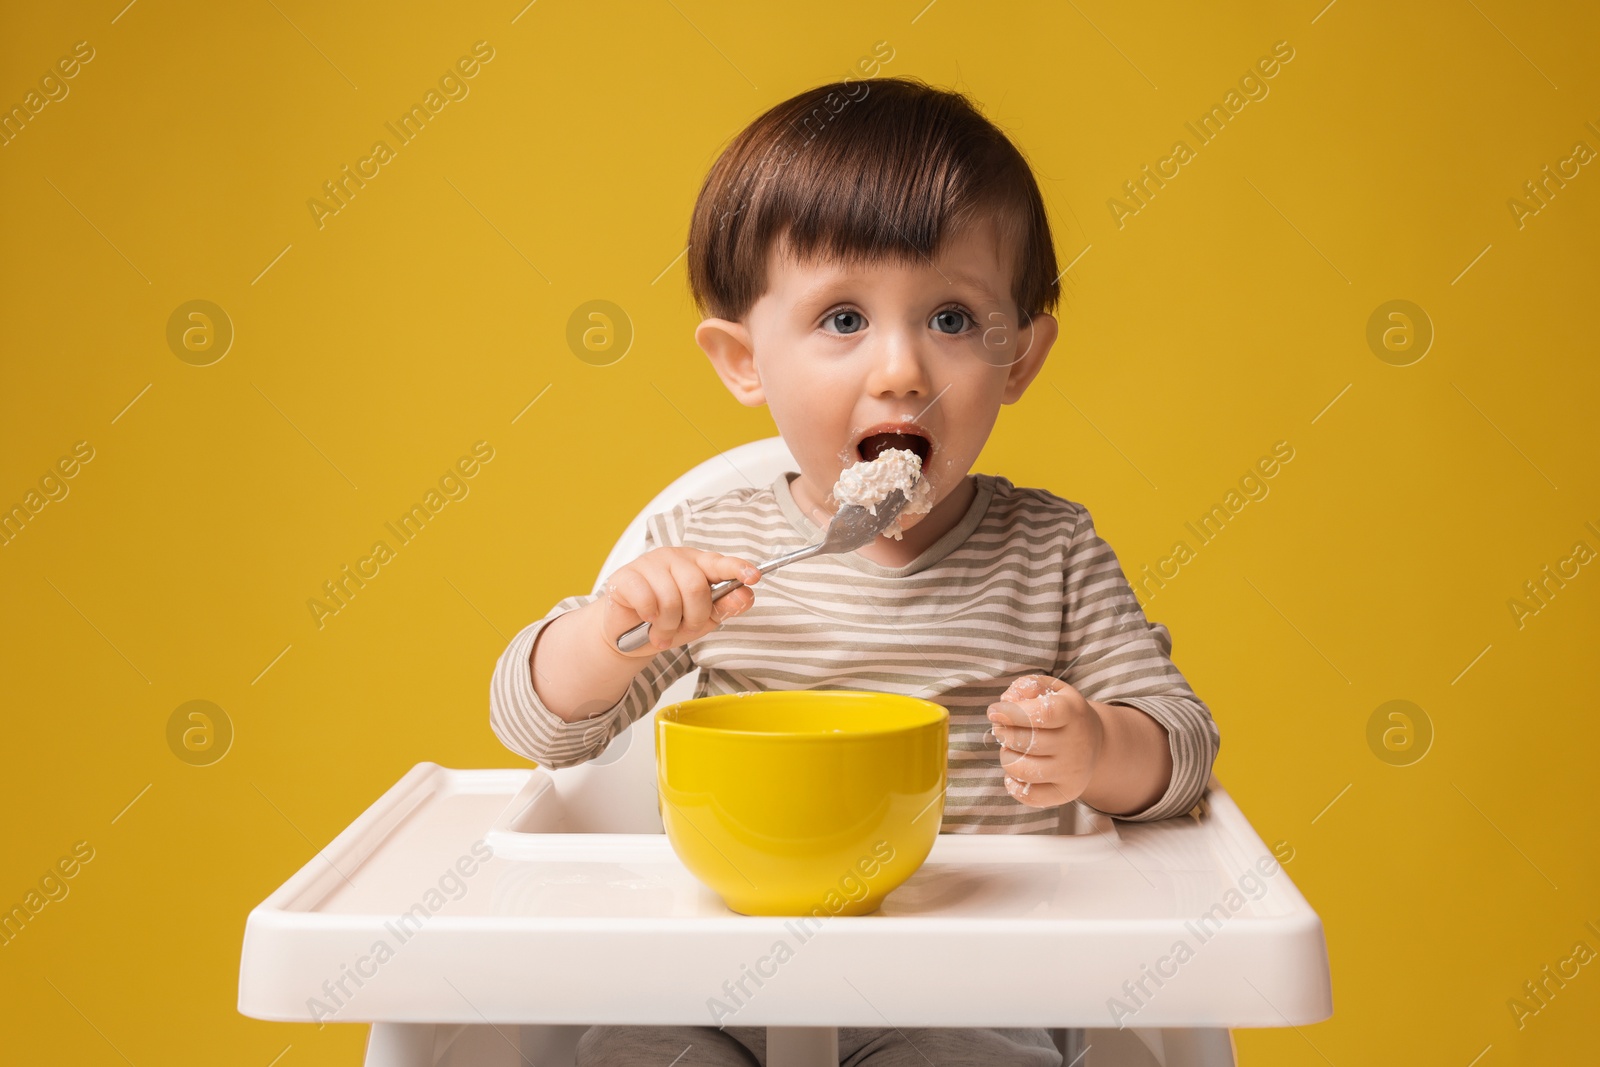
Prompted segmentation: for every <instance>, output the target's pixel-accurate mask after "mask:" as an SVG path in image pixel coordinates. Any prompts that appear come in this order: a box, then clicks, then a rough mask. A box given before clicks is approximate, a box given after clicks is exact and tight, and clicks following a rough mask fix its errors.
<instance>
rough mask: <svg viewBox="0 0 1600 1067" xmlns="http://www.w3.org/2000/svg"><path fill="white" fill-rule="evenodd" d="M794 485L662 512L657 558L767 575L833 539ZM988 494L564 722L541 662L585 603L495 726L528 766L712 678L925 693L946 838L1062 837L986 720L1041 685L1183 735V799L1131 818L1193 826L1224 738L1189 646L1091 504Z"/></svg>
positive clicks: (667, 653) (504, 699) (565, 603)
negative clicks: (783, 560) (1143, 600)
mask: <svg viewBox="0 0 1600 1067" xmlns="http://www.w3.org/2000/svg"><path fill="white" fill-rule="evenodd" d="M794 476H795V475H794V473H793V472H788V473H785V474H782V475H780V476H779V477H778V478H777V480H776V481H775V482H774V483H773V484H772V485H771V486H769V487H766V488H759V489H754V488H742V489H735V490H732V491H730V492H728V493H724V494H722V495H720V496H716V497H702V498H699V499H691V500H686V501H683V502H682V503H680V504H678V505H677V506H676V507H673V508H671V509H668V510H666V511H663V512H659V513H657V514H655V515H652V516H650V518H649V520H648V521H647V534H646V542H647V546H648V547H647V550H648V549H654V548H656V547H658V546H662V545H689V546H692V547H695V548H702V549H708V550H710V551H714V552H720V553H725V554H727V555H732V556H739V557H742V558H744V559H747V560H750V561H751V562H754V563H759V562H761V561H763V560H767V559H771V558H772V557H774V556H777V555H779V554H781V553H784V552H789V551H792V550H794V549H797V548H801V547H803V546H805V545H808V544H811V543H812V542H814V541H816V540H817V539H818V538H819V537H820V536H821V534H822V531H821V529H820V528H819V527H818V526H817V525H816V524H815V523H814V522H812V521H811V519H810V518H809V517H808V516H806V515H805V514H804V513H803V512H802V511H801V509H800V507H799V506H798V505H797V504H796V503H795V500H794V497H793V496H792V495H791V493H790V487H789V480H790V478H792V477H794ZM972 477H973V478H974V481H975V484H976V486H977V495H976V496H975V497H974V499H973V501H972V505H971V507H970V508H968V510H967V512H966V514H965V515H964V516H963V517H962V519H961V521H960V522H958V523H957V524H956V525H955V526H954V527H953V528H951V529H950V530H949V531H948V532H946V533H945V535H944V536H943V537H941V538H939V540H938V541H936V542H935V543H934V544H932V545H930V546H929V547H928V548H927V550H926V551H924V552H923V553H922V554H921V555H920V556H918V557H917V558H916V559H915V560H913V561H912V562H910V563H908V564H906V565H904V566H901V567H886V566H883V565H881V564H878V563H875V562H873V561H871V560H868V559H865V558H863V557H862V556H860V555H858V554H856V553H853V552H852V553H842V554H836V555H822V556H813V557H811V558H809V559H804V560H801V561H799V562H796V563H791V564H789V565H788V566H785V567H782V568H780V569H778V570H776V571H773V572H771V573H769V574H766V575H763V576H762V579H761V582H760V583H759V584H758V585H757V586H756V587H755V603H754V606H753V607H751V608H750V609H749V610H748V611H746V612H744V613H743V614H741V615H737V616H734V617H733V618H731V619H729V620H728V621H726V622H724V623H723V624H722V625H721V627H719V628H718V629H716V630H714V631H712V632H711V633H709V634H707V635H705V636H704V637H702V638H700V639H699V640H696V641H692V642H690V643H688V644H687V645H684V646H681V647H678V648H671V649H666V650H664V651H662V652H661V653H659V654H658V655H656V656H655V657H653V658H652V659H650V660H648V661H646V664H645V666H644V668H643V669H642V670H641V671H640V672H639V673H638V675H636V676H635V677H634V679H633V681H632V683H631V684H630V685H629V687H628V690H627V692H626V693H624V694H623V696H622V698H621V699H620V700H618V701H617V703H616V704H615V705H614V706H612V707H610V708H608V709H605V710H603V711H601V712H599V713H598V714H596V715H594V716H591V717H590V718H587V719H580V720H578V721H577V722H571V723H568V722H565V721H563V720H562V719H561V718H560V717H559V716H557V715H556V714H554V713H553V712H552V711H550V709H549V708H547V707H546V706H545V705H544V704H543V702H542V701H540V699H539V696H538V694H537V692H535V690H534V688H533V683H532V680H531V677H530V670H529V662H528V660H529V653H530V651H531V650H532V648H533V643H534V641H535V639H537V638H538V636H539V632H540V631H541V630H542V629H543V628H544V627H545V626H546V625H547V624H548V623H549V622H550V621H551V620H552V619H554V618H555V617H556V616H558V615H560V614H562V613H563V612H566V611H570V610H572V609H573V608H578V607H582V606H583V605H585V604H587V603H589V602H590V601H592V600H595V599H597V598H598V597H600V596H602V595H604V594H603V591H602V590H603V585H599V586H597V587H596V589H595V591H593V592H590V593H587V594H583V595H580V596H571V597H567V598H566V599H564V600H562V601H561V602H560V603H558V604H556V605H555V607H553V608H552V609H551V610H550V612H549V614H548V615H546V616H545V617H544V618H543V619H540V620H538V621H537V622H534V623H532V624H530V625H529V626H527V627H526V628H525V629H523V630H522V631H521V632H519V633H518V634H517V635H516V636H515V637H514V638H513V639H512V640H511V644H510V647H508V648H507V649H506V650H505V652H504V653H503V654H502V655H501V657H500V660H499V662H498V663H497V664H496V666H495V670H494V675H493V678H492V679H491V682H490V694H489V707H490V725H491V728H492V729H493V730H494V732H495V735H496V736H497V737H499V738H500V740H501V741H502V742H503V743H504V744H505V745H506V747H508V748H510V749H511V750H512V751H514V752H517V753H519V754H520V755H523V756H525V757H527V758H528V759H531V760H535V761H537V762H539V763H542V764H544V765H546V766H549V767H567V766H571V765H573V764H577V763H582V762H585V761H587V760H589V759H592V758H594V757H595V756H597V755H599V754H600V753H601V752H602V751H604V749H605V747H606V745H607V744H608V743H609V742H610V740H611V739H612V738H613V737H615V736H616V735H617V734H618V733H619V732H620V731H622V730H623V729H625V728H627V727H628V726H629V725H630V724H631V723H633V722H635V721H636V720H637V719H639V718H640V717H642V716H644V715H646V714H648V713H649V712H650V711H651V709H652V708H654V707H655V705H656V703H657V701H658V699H659V698H660V696H661V694H662V692H663V691H664V690H665V689H666V688H667V686H669V685H671V684H672V683H673V682H674V681H676V680H677V679H679V678H681V677H683V675H684V674H686V673H687V672H689V671H691V670H695V669H696V668H698V669H699V676H698V681H697V683H696V688H695V695H696V696H697V697H698V696H712V695H717V694H723V693H735V692H742V691H759V690H768V689H827V688H836V689H867V690H874V691H877V692H886V693H902V694H906V695H909V696H916V697H922V698H924V699H927V700H931V701H933V702H935V703H937V704H940V705H942V706H944V707H945V708H947V709H948V710H949V712H950V763H949V776H948V789H947V792H946V795H945V810H944V821H943V823H942V824H941V827H940V830H941V832H943V833H1041V834H1050V833H1055V832H1057V828H1058V823H1059V817H1060V809H1059V807H1045V808H1036V807H1031V806H1028V805H1025V804H1022V803H1020V802H1019V801H1017V800H1014V799H1013V798H1012V797H1011V795H1010V794H1009V793H1008V792H1007V791H1006V787H1005V781H1004V770H1003V769H1002V767H1001V764H1000V759H999V749H998V748H997V747H996V745H995V743H994V742H993V740H992V739H990V740H988V741H987V742H986V741H985V733H986V732H987V730H988V728H989V725H990V724H989V720H988V717H987V711H988V706H989V705H990V704H991V703H993V702H994V701H996V700H998V699H1000V697H1001V695H1002V694H1003V693H1004V692H1005V690H1006V688H1007V687H1008V686H1009V685H1010V684H1011V683H1012V682H1013V681H1014V680H1015V679H1016V678H1018V677H1020V676H1022V675H1025V674H1049V675H1052V676H1054V677H1057V678H1060V679H1061V680H1062V681H1064V682H1067V683H1068V684H1070V685H1072V686H1074V687H1075V688H1076V689H1077V690H1078V691H1079V692H1081V693H1082V694H1083V695H1084V696H1085V697H1086V698H1088V699H1090V700H1095V701H1100V702H1102V703H1109V704H1125V705H1129V706H1132V707H1135V708H1139V709H1140V710H1142V711H1144V712H1146V713H1148V714H1149V715H1151V716H1152V717H1153V718H1155V720H1156V721H1157V722H1159V723H1161V725H1162V726H1164V727H1166V730H1167V736H1168V742H1169V744H1170V746H1171V751H1172V779H1171V783H1170V785H1169V786H1168V788H1167V791H1166V793H1165V794H1164V795H1163V796H1162V797H1161V798H1160V799H1159V800H1158V801H1156V802H1155V803H1154V804H1153V805H1151V806H1150V807H1149V808H1147V809H1145V810H1144V811H1141V812H1136V813H1134V814H1130V815H1121V816H1118V817H1119V818H1123V819H1137V820H1149V819H1161V818H1166V817H1169V816H1173V815H1182V814H1184V813H1186V812H1188V811H1189V810H1190V809H1191V808H1192V807H1193V806H1194V805H1195V804H1196V803H1197V802H1198V800H1199V799H1200V796H1201V794H1202V793H1203V791H1204V790H1205V787H1206V783H1207V781H1208V779H1209V777H1210V773H1211V766H1212V763H1213V761H1214V760H1215V759H1216V755H1217V749H1218V745H1219V743H1220V738H1219V735H1218V731H1217V726H1216V723H1215V722H1214V721H1213V720H1212V718H1211V713H1210V711H1209V709H1207V707H1206V705H1205V704H1204V703H1202V702H1201V701H1200V699H1199V698H1198V697H1196V696H1195V694H1194V692H1193V691H1192V690H1191V689H1190V687H1189V685H1188V683H1187V682H1186V681H1185V680H1184V677H1183V675H1182V674H1180V673H1179V671H1178V669H1177V667H1175V666H1174V665H1173V663H1172V660H1171V658H1170V656H1171V652H1172V638H1171V636H1170V635H1169V634H1168V632H1167V628H1166V627H1165V626H1163V625H1161V624H1160V623H1153V622H1149V621H1148V620H1147V619H1146V618H1145V616H1144V612H1143V610H1142V609H1141V608H1140V606H1139V603H1138V601H1137V599H1136V598H1135V597H1134V595H1133V590H1132V589H1131V588H1130V587H1129V585H1128V581H1127V578H1126V577H1125V576H1124V575H1123V572H1122V568H1121V567H1120V565H1119V564H1118V562H1117V557H1116V555H1115V553H1114V552H1113V551H1112V550H1111V546H1110V545H1108V544H1106V542H1105V541H1103V540H1101V538H1100V537H1099V535H1098V534H1096V532H1095V528H1094V522H1093V520H1092V519H1091V518H1090V516H1089V512H1088V509H1087V508H1085V507H1084V506H1083V505H1081V504H1078V503H1075V502H1073V501H1070V500H1065V499H1062V498H1061V497H1058V496H1056V495H1054V494H1052V493H1050V492H1047V491H1045V490H1043V489H1019V488H1017V487H1016V486H1014V485H1012V484H1011V482H1010V481H1008V480H1007V479H1005V478H1003V477H999V476H994V475H987V474H974V475H973V476H972Z"/></svg>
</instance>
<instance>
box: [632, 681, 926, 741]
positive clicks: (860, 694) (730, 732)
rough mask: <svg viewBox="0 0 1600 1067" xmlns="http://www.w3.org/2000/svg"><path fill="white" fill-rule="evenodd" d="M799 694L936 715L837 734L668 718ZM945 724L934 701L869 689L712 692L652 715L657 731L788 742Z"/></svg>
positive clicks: (864, 735) (874, 734)
mask: <svg viewBox="0 0 1600 1067" xmlns="http://www.w3.org/2000/svg"><path fill="white" fill-rule="evenodd" d="M800 693H809V694H812V695H817V694H824V695H827V696H847V697H849V698H851V699H857V698H860V699H866V698H879V697H888V698H890V699H892V700H896V701H911V702H912V703H914V704H920V705H924V706H925V707H927V708H932V709H934V710H936V711H937V712H938V714H937V715H936V716H932V717H930V718H929V719H928V720H927V721H926V722H912V723H906V724H904V725H901V726H891V727H886V728H884V729H879V730H852V731H850V732H849V733H839V734H834V733H831V732H830V733H817V732H816V731H814V730H740V729H735V728H731V727H726V726H705V725H702V724H699V723H691V722H682V721H680V720H679V719H677V718H674V717H672V716H670V715H669V714H668V713H669V712H675V711H677V710H678V709H679V708H681V707H683V706H684V705H686V704H702V703H709V702H710V701H713V700H716V701H731V700H744V699H746V698H747V697H755V698H757V699H761V698H766V697H769V696H770V695H773V694H784V696H785V697H786V698H787V697H788V696H789V695H791V694H794V695H798V694H800ZM949 721H950V709H949V708H947V707H945V706H944V705H943V704H938V703H935V702H934V701H932V700H927V699H925V698H923V697H914V696H907V695H905V694H903V693H882V692H878V691H877V690H873V689H762V690H749V691H747V692H746V693H745V694H743V695H741V694H739V693H715V694H712V695H710V696H703V697H691V698H690V699H688V700H680V701H677V702H676V703H673V704H668V705H667V706H666V707H664V708H662V709H660V710H659V711H657V712H656V728H657V729H658V730H667V729H669V728H670V729H677V730H693V731H695V732H698V733H705V734H721V735H724V736H735V737H770V738H791V739H792V738H808V739H817V740H839V741H843V740H846V739H850V738H868V737H886V736H888V735H890V734H899V733H906V732H909V731H912V730H921V729H925V728H927V727H930V726H938V725H940V724H941V723H943V724H948V723H949Z"/></svg>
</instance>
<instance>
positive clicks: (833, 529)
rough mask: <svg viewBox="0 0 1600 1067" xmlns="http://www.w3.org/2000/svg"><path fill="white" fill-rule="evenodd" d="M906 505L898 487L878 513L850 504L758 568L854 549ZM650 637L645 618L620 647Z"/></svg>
mask: <svg viewBox="0 0 1600 1067" xmlns="http://www.w3.org/2000/svg"><path fill="white" fill-rule="evenodd" d="M905 506H906V494H905V492H904V491H902V490H900V489H895V490H893V491H891V492H890V493H889V495H888V496H886V497H884V499H883V502H882V503H880V504H878V505H877V514H876V515H874V514H873V513H872V512H870V511H868V510H867V509H866V508H864V507H862V506H861V505H859V504H846V505H845V506H844V507H842V508H840V509H839V511H838V513H837V514H835V515H834V516H833V518H832V519H830V520H829V521H828V528H827V529H826V530H824V531H823V533H822V540H820V541H818V542H817V543H816V544H814V545H807V546H806V547H804V548H799V549H796V550H795V551H793V552H790V553H788V554H787V555H783V556H778V557H776V558H774V559H769V560H767V562H765V563H763V564H762V565H761V566H759V567H757V568H756V570H757V571H759V572H760V573H762V574H766V573H767V572H768V571H774V570H777V569H778V568H779V567H781V566H783V565H784V564H786V563H793V562H794V561H795V560H799V559H807V558H809V557H811V556H825V555H828V554H829V553H833V552H854V551H855V550H856V549H858V548H861V547H863V546H864V545H868V544H871V543H872V542H873V541H875V540H877V537H878V535H879V534H881V533H883V531H884V530H885V529H887V528H888V526H889V524H890V523H892V522H894V520H895V517H896V516H897V515H899V514H900V512H901V510H902V509H903V508H904V507H905ZM743 584H744V583H743V582H741V581H740V580H739V579H737V578H729V579H728V580H727V581H724V582H718V583H717V584H716V585H713V586H712V587H711V602H712V603H713V604H714V603H716V602H717V601H718V600H720V599H722V597H724V596H726V595H727V594H728V593H731V592H733V591H734V590H735V589H737V588H739V587H740V586H741V585H743ZM648 640H650V624H649V623H648V622H641V623H640V624H639V625H638V626H635V627H634V628H633V629H631V630H629V631H628V632H627V633H625V634H623V635H622V636H621V637H619V638H617V647H618V648H619V649H621V650H622V651H624V652H632V651H633V650H634V649H636V648H639V647H640V646H642V645H644V643H645V642H647V641H648Z"/></svg>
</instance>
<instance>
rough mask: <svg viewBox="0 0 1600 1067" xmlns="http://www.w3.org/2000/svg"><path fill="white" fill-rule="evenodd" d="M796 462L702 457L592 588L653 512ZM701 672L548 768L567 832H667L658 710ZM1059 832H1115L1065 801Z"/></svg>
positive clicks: (630, 549) (765, 442)
mask: <svg viewBox="0 0 1600 1067" xmlns="http://www.w3.org/2000/svg"><path fill="white" fill-rule="evenodd" d="M799 469H800V468H799V465H798V464H797V463H795V461H794V456H793V454H792V453H790V451H789V446H788V445H786V444H784V441H783V438H781V437H767V438H763V439H762V440H760V441H751V442H750V443H749V444H743V445H739V446H737V447H735V448H730V449H729V450H728V451H726V452H723V453H720V454H718V455H715V456H712V457H711V458H710V459H708V460H706V461H705V462H703V463H700V464H699V465H697V466H695V467H694V468H693V469H691V470H690V471H688V472H687V473H685V474H684V475H683V476H681V477H680V478H678V479H677V480H676V481H674V482H673V483H672V484H671V485H669V486H667V487H666V488H665V489H663V490H661V492H659V493H657V494H656V495H655V498H654V499H652V500H651V501H650V503H648V504H646V505H645V506H644V509H643V510H642V511H640V512H639V514H638V515H637V516H635V517H634V520H633V521H632V522H630V523H629V524H628V528H627V529H625V530H623V531H622V536H621V537H619V538H618V539H617V543H616V545H615V546H614V547H613V548H612V549H611V554H610V555H608V556H607V557H606V561H605V563H604V564H603V565H602V566H601V568H600V576H599V578H597V579H596V581H595V584H594V588H595V590H596V591H598V590H599V589H600V588H601V586H603V585H604V584H605V581H606V579H607V578H608V577H610V575H611V572H612V571H614V570H616V569H617V568H618V567H620V566H622V565H623V564H625V563H629V562H631V561H633V560H635V559H637V558H639V556H640V555H642V554H643V552H644V535H645V527H646V523H647V521H648V519H649V517H650V516H651V515H654V514H656V513H657V512H660V511H666V510H668V509H670V508H672V507H673V506H675V505H677V504H678V503H680V502H682V501H684V500H692V499H695V498H698V497H707V496H719V495H721V494H722V493H726V492H728V491H729V490H732V489H738V488H741V487H744V486H751V487H755V488H762V487H765V486H769V485H771V484H772V483H773V481H775V480H776V479H777V477H778V475H779V474H781V473H782V472H784V471H797V470H799ZM756 562H759V561H756ZM699 675H700V672H699V671H698V670H693V671H690V672H689V673H688V674H686V675H684V676H683V677H682V678H679V679H678V680H677V681H676V682H673V683H672V685H670V686H668V687H667V689H666V691H665V692H664V693H662V694H661V698H660V699H659V700H658V701H656V706H655V707H654V708H652V709H650V712H649V713H648V714H646V715H642V716H640V717H639V719H638V721H636V722H635V723H633V725H631V726H629V727H628V728H627V729H625V730H623V731H622V732H621V733H619V734H618V735H617V736H616V737H614V738H612V739H611V744H609V745H608V746H606V750H605V751H604V752H602V753H601V754H600V755H598V756H596V757H595V758H594V759H592V760H589V761H588V762H586V763H580V764H578V765H576V766H573V767H562V768H558V769H549V768H547V770H549V773H550V775H551V776H552V777H553V778H554V779H555V786H556V791H557V792H558V793H559V794H560V796H561V799H562V804H561V808H562V811H563V812H564V813H565V815H564V818H565V819H566V823H567V824H566V826H565V830H566V832H568V833H613V834H621V833H630V834H648V833H655V834H659V833H663V832H664V829H663V827H662V825H661V809H660V802H659V800H658V799H657V795H656V757H655V713H656V712H657V711H658V710H660V709H661V708H663V707H666V706H667V705H669V704H675V703H677V702H678V701H681V700H689V699H691V698H693V696H694V691H695V683H696V681H697V680H698V678H699ZM1059 832H1060V833H1063V834H1078V833H1106V832H1112V833H1114V832H1115V831H1114V830H1111V822H1110V820H1109V819H1108V818H1106V817H1105V816H1104V815H1102V814H1100V813H1099V812H1096V811H1094V810H1093V809H1091V808H1088V807H1085V806H1083V805H1080V804H1076V803H1074V804H1067V805H1064V806H1063V807H1062V809H1061V823H1060V828H1059Z"/></svg>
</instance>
